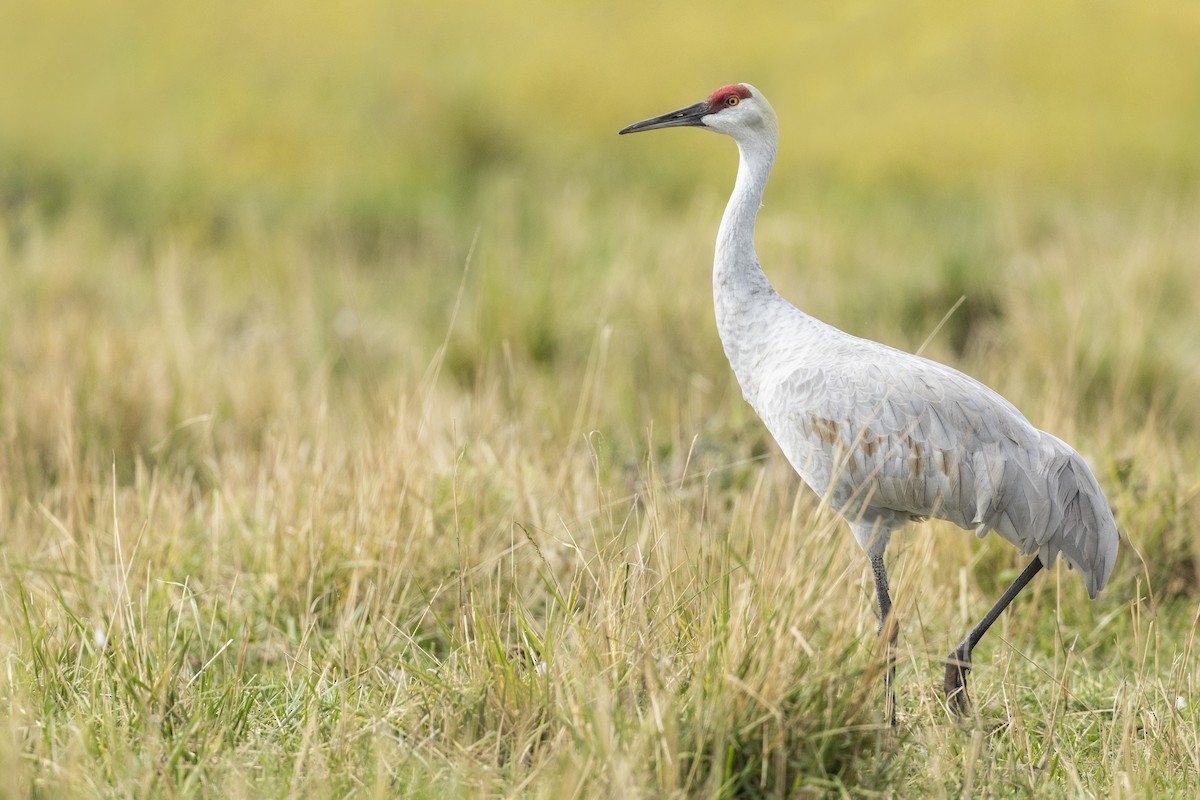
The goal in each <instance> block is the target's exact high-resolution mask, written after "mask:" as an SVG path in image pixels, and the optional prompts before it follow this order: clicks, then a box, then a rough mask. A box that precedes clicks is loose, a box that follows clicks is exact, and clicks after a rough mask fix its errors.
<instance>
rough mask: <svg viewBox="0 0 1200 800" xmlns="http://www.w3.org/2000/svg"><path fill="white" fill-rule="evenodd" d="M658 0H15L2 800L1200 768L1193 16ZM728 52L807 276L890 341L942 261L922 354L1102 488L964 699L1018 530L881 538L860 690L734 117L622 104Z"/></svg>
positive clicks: (835, 560) (850, 619)
mask: <svg viewBox="0 0 1200 800" xmlns="http://www.w3.org/2000/svg"><path fill="white" fill-rule="evenodd" d="M628 5H629V8H621V7H620V6H618V7H617V8H616V9H615V10H612V11H610V12H606V13H604V14H601V13H600V12H599V11H594V10H593V11H588V10H562V9H558V8H557V7H555V8H551V7H549V6H547V7H541V6H538V5H536V4H532V3H527V4H521V5H520V6H518V7H515V8H511V7H510V8H503V9H502V8H501V7H495V8H493V7H490V6H478V7H476V6H475V5H473V4H469V3H465V2H457V1H456V0H453V1H452V2H449V3H446V4H443V6H442V7H440V8H439V9H436V10H429V9H415V8H412V9H409V8H404V7H392V6H388V5H387V4H383V3H379V2H375V1H374V0H361V1H360V2H357V3H355V4H352V5H351V6H346V7H341V6H339V7H338V8H337V9H336V10H335V9H334V8H333V7H332V6H330V7H329V8H320V7H316V6H313V7H311V8H293V6H292V5H288V4H270V3H268V4H266V5H262V6H258V7H254V8H250V7H246V6H244V5H241V4H228V7H222V8H219V9H215V10H213V11H212V12H211V14H212V16H206V13H208V12H202V11H200V10H197V9H184V8H183V7H179V8H175V7H168V6H163V5H161V4H150V3H132V2H131V3H128V4H126V5H124V6H122V7H120V8H118V9H112V8H106V9H99V7H97V9H95V10H92V11H89V10H87V9H85V8H82V7H77V6H76V5H64V6H63V7H62V8H60V9H55V8H54V7H53V6H52V5H46V4H41V5H38V6H36V7H34V6H30V7H29V8H13V9H6V10H4V11H3V12H0V17H2V19H0V67H4V68H3V69H0V97H3V98H5V99H4V101H3V102H0V131H2V133H0V222H2V223H3V224H2V225H0V232H2V235H0V280H2V284H0V657H2V659H3V662H2V669H0V764H2V765H3V766H4V768H5V769H6V770H7V772H8V773H9V776H10V777H9V780H8V783H7V788H6V789H5V791H6V792H7V793H8V794H11V795H13V796H40V797H73V796H78V797H95V796H112V797H128V796H153V797H160V796H162V797H213V796H222V797H257V796H264V795H265V796H315V797H321V796H331V797H332V796H337V797H346V796H351V797H376V796H416V797H430V798H435V797H437V798H440V797H463V798H473V797H479V796H501V797H517V796H521V797H525V796H532V797H546V798H559V797H564V796H588V797H592V796H602V797H607V796H630V797H659V796H674V797H755V796H797V795H799V796H809V795H824V794H833V793H838V794H842V795H850V796H864V797H865V796H879V795H885V796H887V795H890V796H900V797H908V796H935V797H940V796H958V795H968V796H976V795H985V796H1029V795H1035V796H1039V797H1041V796H1081V795H1083V796H1091V795H1097V796H1099V795H1103V796H1142V797H1160V796H1177V797H1194V796H1196V794H1197V792H1198V791H1200V722H1198V718H1197V706H1198V704H1200V666H1198V665H1200V657H1198V656H1197V652H1196V650H1197V644H1196V641H1195V638H1196V632H1197V629H1198V627H1200V612H1198V610H1197V609H1198V601H1200V589H1198V588H1197V587H1198V586H1200V567H1198V565H1200V471H1198V469H1197V464H1198V463H1200V360H1198V359H1200V335H1198V334H1197V329H1196V324H1195V320H1196V319H1197V313H1198V311H1200V309H1198V307H1197V302H1198V301H1197V298H1198V297H1200V235H1198V234H1197V232H1196V231H1197V226H1196V222H1195V221H1196V220H1197V219H1200V191H1198V188H1200V187H1198V186H1197V184H1196V180H1195V178H1196V175H1197V172H1196V169H1197V162H1196V150H1195V147H1194V144H1193V143H1194V142H1195V141H1198V140H1200V107H1198V106H1196V104H1195V98H1196V97H1197V96H1200V95H1197V94H1196V88H1197V82H1196V79H1195V77H1194V76H1195V75H1198V74H1200V66H1198V65H1197V64H1196V59H1197V55H1196V54H1197V53H1200V48H1195V47H1193V44H1194V41H1195V40H1196V36H1197V35H1200V34H1197V31H1198V30H1200V28H1198V26H1200V21H1198V19H1197V16H1196V12H1195V10H1194V9H1193V7H1192V6H1191V5H1189V4H1185V3H1180V4H1163V5H1157V6H1155V7H1154V8H1153V9H1141V8H1137V7H1133V6H1129V7H1126V6H1121V5H1111V4H1109V5H1091V4H1083V3H1069V4H1063V5H1061V6H1056V7H1055V8H1057V9H1061V10H1056V11H1050V10H1046V9H1043V8H1042V7H1041V5H1040V4H1034V3H1016V4H1009V5H1007V6H1005V8H1004V9H1002V10H995V9H993V10H992V11H990V12H987V13H985V12H979V11H969V10H966V9H961V8H959V7H957V6H951V5H948V4H939V3H917V4H910V5H908V6H904V7H903V8H902V9H901V7H897V8H896V9H895V10H892V11H890V12H883V11H880V10H878V9H875V8H874V6H873V5H867V4H854V3H851V4H845V5H843V6H839V7H838V8H837V10H834V9H832V8H829V9H825V8H824V7H821V6H814V7H813V8H811V9H808V10H801V11H795V10H792V9H790V7H788V8H783V7H780V8H771V7H764V8H759V7H758V6H755V7H753V8H747V9H742V10H740V11H739V10H738V9H726V10H724V11H697V10H695V9H689V10H687V11H686V12H680V11H679V10H678V9H676V8H674V7H672V6H667V5H663V6H661V7H660V6H653V7H647V6H645V4H632V3H630V4H628ZM635 5H636V6H637V8H634V6H635ZM760 14H761V15H762V17H761V18H762V19H767V20H772V21H774V22H773V23H772V24H757V25H756V24H748V23H747V17H753V18H754V19H756V20H757V19H759V17H758V16H757V15H760ZM781 20H785V21H786V22H787V24H780V22H779V21H781ZM717 42H725V43H727V44H726V45H725V46H717V45H716V43H717ZM50 43H54V45H55V46H51V44H50ZM706 43H707V44H708V45H710V46H705V45H706ZM664 48H665V50H664ZM730 80H750V81H752V82H754V83H755V84H756V85H758V86H759V87H760V88H762V89H763V90H764V91H765V92H767V93H769V95H770V97H771V98H772V102H773V103H774V105H775V107H776V109H777V110H778V111H779V113H780V115H781V117H782V124H783V129H784V142H783V148H784V149H783V153H782V160H781V163H780V166H779V170H778V174H777V176H776V178H775V179H774V181H773V184H772V186H771V187H770V188H769V189H768V195H767V206H766V208H765V210H764V212H763V216H762V219H761V222H760V226H759V232H758V242H759V251H760V255H761V257H762V259H763V262H764V264H765V265H766V268H767V271H768V274H769V275H770V276H771V278H772V279H773V280H774V281H775V283H776V285H777V286H778V288H779V289H780V290H781V291H782V292H783V293H784V294H785V295H786V296H788V297H790V298H791V299H793V300H794V301H796V302H797V303H798V304H800V305H801V306H803V307H804V308H806V309H807V310H809V311H811V312H812V313H814V314H816V315H817V316H819V317H821V318H823V319H826V320H829V321H831V322H833V323H835V324H837V325H839V326H840V327H843V328H845V329H848V330H851V331H853V332H856V333H859V334H862V335H867V336H871V337H873V338H877V339H880V340H882V341H885V342H888V343H890V344H894V345H897V346H900V347H905V348H908V349H915V348H918V347H920V346H921V345H922V343H923V342H924V341H925V340H926V338H927V337H929V335H930V334H931V333H932V332H933V331H934V330H935V329H937V327H938V324H939V321H940V320H942V318H943V316H944V315H945V314H946V313H947V311H949V310H950V309H951V308H952V307H953V306H954V305H955V304H956V303H957V302H958V300H959V298H960V297H964V296H965V298H966V299H965V300H964V301H963V303H962V305H961V306H959V307H958V309H957V311H956V312H955V313H954V314H953V315H951V316H950V318H949V320H948V321H947V322H946V324H945V325H944V326H943V327H941V329H940V330H939V331H938V333H937V335H935V336H933V337H932V339H931V340H930V342H929V344H928V346H927V348H926V353H927V354H930V355H932V356H934V357H936V358H939V359H941V360H944V361H947V362H949V363H952V364H954V365H955V366H957V367H959V368H962V369H964V370H965V371H967V372H969V373H970V374H973V375H975V376H977V377H979V378H980V379H982V380H984V381H986V382H988V383H989V384H991V385H993V386H994V387H996V388H997V389H1000V390H1001V391H1002V392H1003V393H1004V394H1005V395H1006V396H1008V397H1009V398H1010V399H1011V400H1013V401H1014V402H1015V403H1016V404H1017V405H1018V406H1019V407H1021V408H1022V409H1023V410H1024V411H1025V413H1026V415H1027V416H1028V417H1029V418H1030V419H1031V420H1032V421H1033V422H1034V423H1035V424H1037V425H1039V426H1040V427H1044V428H1046V429H1048V430H1050V431H1052V432H1054V433H1056V434H1058V435H1060V436H1062V437H1063V438H1065V439H1067V440H1068V441H1070V442H1072V443H1073V444H1074V445H1075V446H1076V447H1077V448H1078V449H1079V450H1080V452H1081V453H1083V454H1084V455H1085V457H1087V458H1088V460H1089V461H1090V463H1091V464H1092V465H1093V467H1094V469H1095V470H1096V472H1097V475H1098V476H1099V478H1100V481H1101V483H1102V485H1103V486H1104V488H1105V490H1106V492H1107V494H1108V496H1109V499H1110V501H1111V503H1112V505H1113V507H1114V509H1115V511H1116V515H1117V520H1118V524H1119V526H1120V528H1121V532H1122V546H1121V553H1120V556H1119V558H1118V563H1117V566H1116V569H1115V571H1114V573H1113V576H1112V579H1111V581H1110V584H1109V588H1108V589H1107V590H1106V591H1105V592H1104V593H1103V594H1102V595H1101V596H1100V597H1099V598H1098V599H1097V600H1096V601H1095V602H1089V601H1088V600H1087V596H1086V593H1085V592H1084V590H1083V588H1082V586H1081V585H1080V583H1079V581H1078V580H1077V578H1076V577H1075V576H1074V575H1073V574H1072V573H1071V572H1069V571H1067V570H1066V569H1065V568H1063V567H1059V568H1057V569H1056V570H1052V571H1050V572H1048V573H1047V574H1044V575H1042V576H1039V578H1038V579H1037V580H1036V581H1035V582H1034V584H1033V585H1032V586H1031V588H1030V589H1029V590H1027V592H1026V593H1025V594H1023V595H1022V596H1021V597H1020V598H1019V599H1018V600H1017V601H1016V603H1015V604H1014V606H1013V608H1012V609H1011V610H1010V612H1009V613H1008V614H1007V615H1006V616H1005V617H1004V618H1002V620H1001V621H1000V622H998V623H997V625H996V627H995V628H994V629H993V631H992V632H991V633H990V634H989V636H988V637H987V639H985V641H984V643H983V644H982V645H981V646H980V648H979V649H978V650H977V651H976V668H975V670H974V672H973V673H972V684H971V685H972V691H973V696H974V699H975V703H976V710H977V714H976V716H975V717H974V718H973V719H970V720H967V721H966V722H964V723H961V724H956V723H955V722H954V721H952V720H951V719H950V718H949V716H948V714H947V713H946V711H945V709H944V707H943V706H942V701H941V698H940V695H939V692H938V686H939V685H940V682H941V674H942V668H941V661H942V659H943V658H944V657H945V655H946V653H948V652H949V650H950V649H951V647H952V646H953V644H954V643H956V642H957V641H958V640H959V639H960V638H961V637H962V635H963V634H964V632H965V631H966V630H967V629H968V628H969V626H970V625H971V624H973V623H974V622H975V621H977V620H978V619H979V618H980V617H981V616H982V615H983V613H984V611H985V610H986V608H987V606H988V605H989V604H990V603H991V602H992V600H993V599H994V598H995V597H996V596H998V594H999V593H1000V592H1001V591H1002V590H1003V588H1004V586H1005V585H1006V584H1007V583H1008V582H1009V581H1011V580H1012V579H1013V578H1014V577H1015V576H1016V574H1017V573H1018V572H1019V570H1020V568H1021V567H1022V564H1021V560H1020V559H1019V557H1018V556H1017V555H1016V554H1015V553H1014V552H1013V551H1012V549H1011V548H1009V547H1008V546H1007V545H1005V544H1004V543H1002V542H999V541H997V540H996V539H995V537H989V538H988V539H986V540H984V541H982V542H979V541H976V540H975V538H974V537H973V536H971V535H970V534H969V533H966V532H963V531H959V530H957V529H955V528H953V527H950V526H946V525H943V524H938V523H927V524H922V525H916V526H912V527H911V528H910V529H907V530H906V531H905V532H904V533H903V534H901V535H899V536H897V537H896V538H895V540H894V544H893V547H892V550H891V553H890V554H889V559H890V560H889V563H890V565H891V567H890V568H891V570H892V576H893V593H894V595H895V599H896V609H897V612H898V614H899V615H900V621H901V625H902V629H901V638H900V666H899V682H898V690H899V717H900V724H899V726H898V728H897V729H896V730H894V731H892V730H889V729H887V728H886V727H885V726H882V725H881V724H880V723H881V720H882V678H881V660H880V653H879V652H878V647H877V642H876V638H875V633H874V630H875V619H874V613H873V610H872V609H873V592H872V585H871V581H870V577H869V571H868V570H867V569H866V562H865V559H864V558H863V557H862V554H861V552H860V551H859V550H858V549H857V547H856V546H855V545H854V543H853V540H852V538H851V537H850V536H848V535H847V531H846V530H845V528H844V526H843V525H842V524H841V523H840V522H839V521H838V520H836V519H835V518H833V517H832V516H831V515H830V514H828V512H827V511H826V510H824V509H822V508H820V507H819V503H818V500H817V498H815V497H813V496H812V495H811V493H810V492H809V491H808V490H807V489H805V488H803V487H802V486H801V485H800V484H799V482H798V479H797V478H796V477H795V475H794V474H793V472H792V471H791V469H790V468H789V467H788V465H787V464H786V462H785V461H784V459H783V458H782V456H781V455H780V454H779V452H778V451H777V450H776V448H775V446H774V444H773V443H772V442H771V440H770V438H769V437H768V435H767V434H766V433H765V431H764V429H763V428H762V426H761V424H760V423H759V422H758V420H757V419H756V418H755V417H754V415H753V413H752V411H750V409H749V408H748V407H747V406H746V405H745V404H744V402H743V401H742V399H741V395H740V391H739V390H738V388H737V386H736V384H735V382H734V380H733V378H732V376H731V374H730V373H729V369H728V366H727V364H726V363H725V361H724V355H723V354H722V352H721V347H720V343H719V341H718V339H717V335H716V331H715V325H714V323H713V320H712V309H711V288H710V287H711V281H710V275H709V269H710V264H711V256H712V252H711V248H712V240H713V237H714V235H715V229H716V224H717V220H718V219H719V216H720V211H721V208H722V204H723V202H724V194H725V192H726V191H728V188H729V186H730V185H731V183H732V177H733V172H734V168H735V154H734V151H733V147H732V145H731V144H730V143H729V142H727V141H720V140H718V139H717V138H716V137H705V136H703V135H701V134H698V133H694V132H668V133H661V134H654V135H653V136H647V137H646V138H644V139H637V140H624V139H617V137H616V136H615V130H616V129H617V128H619V127H621V126H622V125H624V124H626V123H628V122H631V121H633V120H635V119H638V118H642V117H645V116H649V115H651V114H654V113H659V112H662V111H666V110H669V109H671V108H674V107H677V106H679V105H683V104H685V103H689V102H692V101H694V100H695V99H698V98H699V97H701V96H702V95H703V94H704V93H705V92H707V91H708V90H710V89H711V88H713V87H714V86H716V85H717V84H719V83H724V82H728V81H730ZM660 137H661V138H660Z"/></svg>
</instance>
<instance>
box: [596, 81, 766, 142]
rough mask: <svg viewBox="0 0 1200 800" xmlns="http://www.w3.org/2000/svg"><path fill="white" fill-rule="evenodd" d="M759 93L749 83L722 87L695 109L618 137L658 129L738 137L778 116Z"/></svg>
mask: <svg viewBox="0 0 1200 800" xmlns="http://www.w3.org/2000/svg"><path fill="white" fill-rule="evenodd" d="M770 108H771V107H770V106H769V105H767V101H766V100H765V99H764V98H763V96H762V94H760V93H759V91H758V90H757V89H755V88H754V87H753V86H751V85H750V84H748V83H734V84H730V85H729V86H722V87H721V88H720V89H717V90H716V91H715V92H713V93H712V94H710V95H709V96H708V99H707V100H703V101H701V102H699V103H696V104H695V105H691V106H688V107H687V108H681V109H679V110H678V111H672V112H671V113H669V114H663V115H662V116H661V117H651V118H650V119H644V120H642V121H641V122H635V123H633V124H632V125H630V126H628V127H626V128H622V129H621V130H620V131H618V133H622V134H624V133H637V132H638V131H653V130H658V129H659V128H681V127H698V128H710V129H712V130H715V131H717V132H718V133H725V134H728V135H730V136H735V137H736V135H737V133H738V131H739V130H742V129H745V128H748V127H753V126H754V125H755V124H756V123H758V122H761V121H762V120H763V119H764V118H770V119H771V120H774V117H775V114H774V112H772V111H771V110H770ZM764 111H765V112H766V113H765V114H764Z"/></svg>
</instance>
